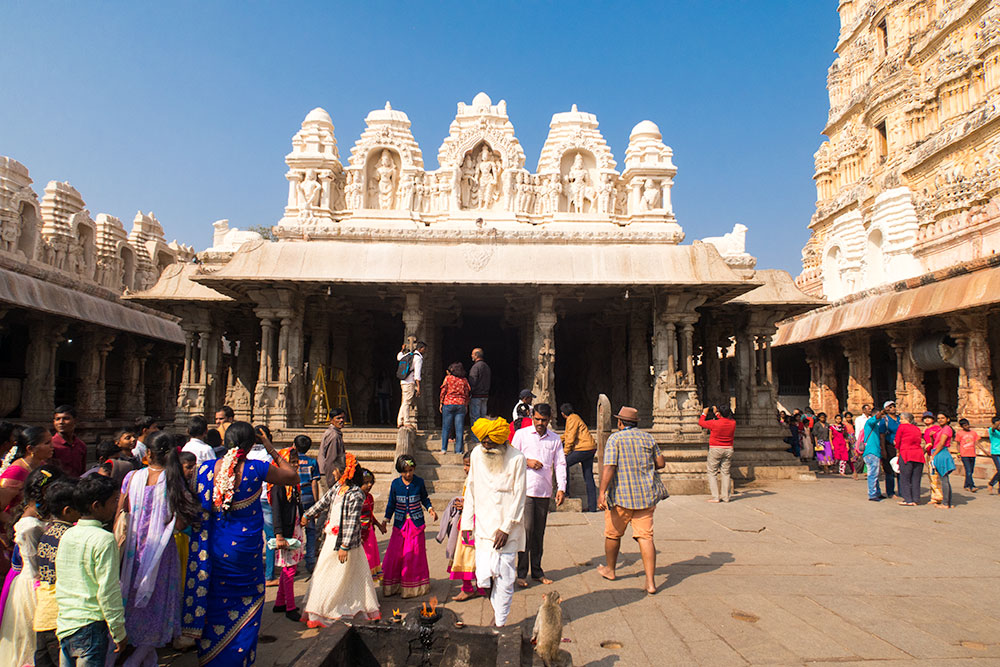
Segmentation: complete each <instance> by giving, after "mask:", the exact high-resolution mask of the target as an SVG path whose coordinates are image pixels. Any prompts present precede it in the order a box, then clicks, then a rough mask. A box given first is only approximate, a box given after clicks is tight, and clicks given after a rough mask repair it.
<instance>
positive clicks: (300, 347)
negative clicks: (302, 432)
mask: <svg viewBox="0 0 1000 667" xmlns="http://www.w3.org/2000/svg"><path fill="white" fill-rule="evenodd" d="M286 319H288V320H290V321H289V323H288V331H287V333H286V340H285V361H286V364H287V366H286V367H285V381H286V383H287V385H288V402H289V404H290V405H289V406H288V409H287V412H286V415H287V421H286V425H287V426H290V427H300V426H302V425H303V423H304V418H305V409H306V400H307V397H306V377H305V373H304V372H303V371H304V368H305V359H304V355H305V337H304V335H303V332H302V311H301V310H296V311H294V312H293V313H292V316H291V317H290V318H286ZM282 323H284V320H282ZM282 328H284V324H283V325H282Z"/></svg>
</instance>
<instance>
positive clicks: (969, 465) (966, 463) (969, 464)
mask: <svg viewBox="0 0 1000 667" xmlns="http://www.w3.org/2000/svg"><path fill="white" fill-rule="evenodd" d="M962 466H963V467H964V468H965V485H964V486H962V488H963V489H975V488H976V481H975V480H974V479H972V473H973V472H975V470H976V457H975V456H963V457H962Z"/></svg>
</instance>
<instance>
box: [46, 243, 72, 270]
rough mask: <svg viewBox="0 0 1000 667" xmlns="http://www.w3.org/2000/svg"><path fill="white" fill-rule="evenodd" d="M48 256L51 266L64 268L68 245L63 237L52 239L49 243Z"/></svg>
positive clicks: (67, 256)
mask: <svg viewBox="0 0 1000 667" xmlns="http://www.w3.org/2000/svg"><path fill="white" fill-rule="evenodd" d="M48 247H49V253H50V254H49V257H50V258H51V259H50V263H51V264H52V266H54V267H56V268H57V269H60V270H66V260H67V259H68V258H69V246H68V245H67V244H66V241H65V240H63V239H52V241H51V242H50V244H49V246H48Z"/></svg>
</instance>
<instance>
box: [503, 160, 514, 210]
mask: <svg viewBox="0 0 1000 667" xmlns="http://www.w3.org/2000/svg"><path fill="white" fill-rule="evenodd" d="M500 190H501V192H502V193H503V210H504V211H513V210H514V195H515V193H514V172H512V171H510V170H509V169H508V170H507V171H504V172H502V173H501V174H500Z"/></svg>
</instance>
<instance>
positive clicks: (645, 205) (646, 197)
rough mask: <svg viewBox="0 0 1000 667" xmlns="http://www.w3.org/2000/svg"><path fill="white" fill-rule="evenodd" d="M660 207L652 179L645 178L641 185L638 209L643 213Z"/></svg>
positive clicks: (657, 192) (657, 191)
mask: <svg viewBox="0 0 1000 667" xmlns="http://www.w3.org/2000/svg"><path fill="white" fill-rule="evenodd" d="M659 207H660V191H659V190H658V189H657V188H656V184H655V183H653V179H651V178H647V179H646V180H645V182H644V183H643V184H642V199H641V201H640V209H641V210H643V211H652V210H655V209H657V208H659Z"/></svg>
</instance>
